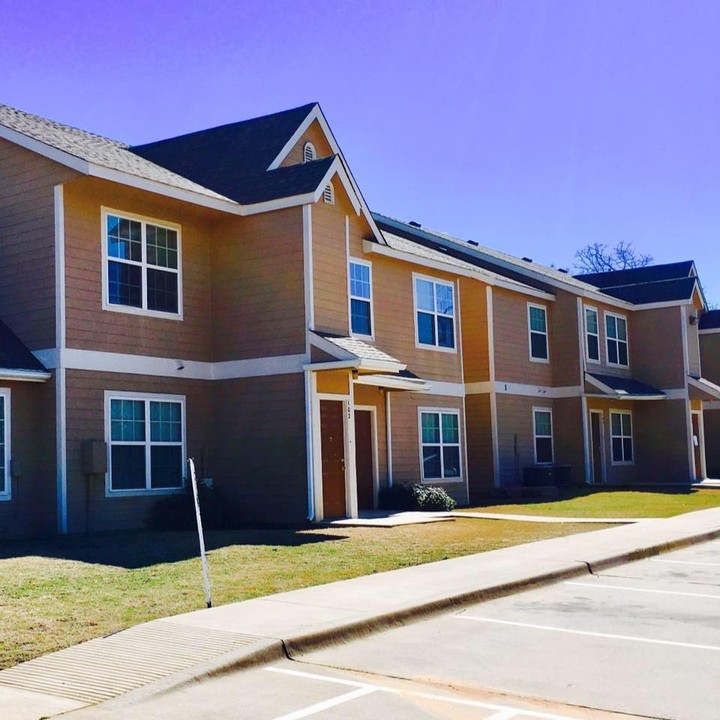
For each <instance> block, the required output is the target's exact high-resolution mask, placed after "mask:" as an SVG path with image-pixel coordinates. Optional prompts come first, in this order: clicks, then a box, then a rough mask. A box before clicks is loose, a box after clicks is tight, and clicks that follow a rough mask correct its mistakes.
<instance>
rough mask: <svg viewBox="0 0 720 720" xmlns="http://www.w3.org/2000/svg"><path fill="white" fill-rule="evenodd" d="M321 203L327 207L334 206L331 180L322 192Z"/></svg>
mask: <svg viewBox="0 0 720 720" xmlns="http://www.w3.org/2000/svg"><path fill="white" fill-rule="evenodd" d="M323 201H324V202H326V203H327V204H328V205H334V204H335V187H334V186H333V184H332V180H331V181H330V182H329V183H328V184H327V185H326V186H325V190H323Z"/></svg>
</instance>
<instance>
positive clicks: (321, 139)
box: [280, 120, 333, 167]
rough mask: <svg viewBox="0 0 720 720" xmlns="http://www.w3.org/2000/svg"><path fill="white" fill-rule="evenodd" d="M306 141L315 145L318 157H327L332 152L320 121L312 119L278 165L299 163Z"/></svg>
mask: <svg viewBox="0 0 720 720" xmlns="http://www.w3.org/2000/svg"><path fill="white" fill-rule="evenodd" d="M308 141H310V142H311V143H312V144H313V145H314V146H315V152H316V153H317V157H318V158H324V157H329V156H330V155H332V154H333V151H332V148H331V147H330V143H329V142H328V141H327V138H326V137H325V133H324V132H323V131H322V128H321V127H320V123H318V121H317V120H314V121H313V122H312V123H311V124H310V127H308V129H307V130H306V131H305V132H304V133H303V134H302V136H301V137H300V139H299V140H298V141H297V143H296V144H295V145H294V146H293V148H292V150H290V152H289V153H288V155H287V157H286V158H285V159H284V160H283V161H282V162H281V163H280V167H286V166H287V165H299V164H300V163H301V162H302V161H303V147H304V146H305V143H306V142H308Z"/></svg>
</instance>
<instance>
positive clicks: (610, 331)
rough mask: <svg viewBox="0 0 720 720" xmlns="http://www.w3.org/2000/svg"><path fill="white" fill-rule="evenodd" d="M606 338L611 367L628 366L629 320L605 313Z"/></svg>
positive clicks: (608, 359)
mask: <svg viewBox="0 0 720 720" xmlns="http://www.w3.org/2000/svg"><path fill="white" fill-rule="evenodd" d="M605 336H606V342H607V361H608V364H609V365H624V366H625V367H627V365H628V336H627V320H626V319H625V318H624V317H622V316H621V315H614V314H612V313H608V312H606V313H605Z"/></svg>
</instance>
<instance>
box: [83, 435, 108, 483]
mask: <svg viewBox="0 0 720 720" xmlns="http://www.w3.org/2000/svg"><path fill="white" fill-rule="evenodd" d="M82 452H83V472H84V473H85V474H86V475H104V474H105V473H106V472H107V445H106V444H105V442H104V441H102V440H85V441H83V445H82Z"/></svg>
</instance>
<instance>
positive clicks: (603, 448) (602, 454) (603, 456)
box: [583, 398, 634, 485]
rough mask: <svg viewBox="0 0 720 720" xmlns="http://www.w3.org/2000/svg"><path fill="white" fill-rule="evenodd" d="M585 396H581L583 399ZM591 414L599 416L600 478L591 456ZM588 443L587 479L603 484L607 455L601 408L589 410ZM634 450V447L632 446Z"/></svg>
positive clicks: (603, 417)
mask: <svg viewBox="0 0 720 720" xmlns="http://www.w3.org/2000/svg"><path fill="white" fill-rule="evenodd" d="M584 399H585V398H583V400H584ZM586 402H587V401H586ZM593 415H599V416H600V425H599V429H600V447H599V450H600V480H599V481H598V479H597V478H596V477H595V464H594V458H593V456H592V455H593V451H594V446H593V445H592V416H593ZM590 420H591V422H590V444H591V451H590V452H591V455H590V458H591V459H590V462H591V468H592V470H591V472H590V474H589V475H588V481H590V480H591V481H592V483H593V485H600V484H603V485H604V484H605V483H606V482H607V457H606V442H605V413H604V412H603V411H602V410H590ZM633 451H634V448H633Z"/></svg>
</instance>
